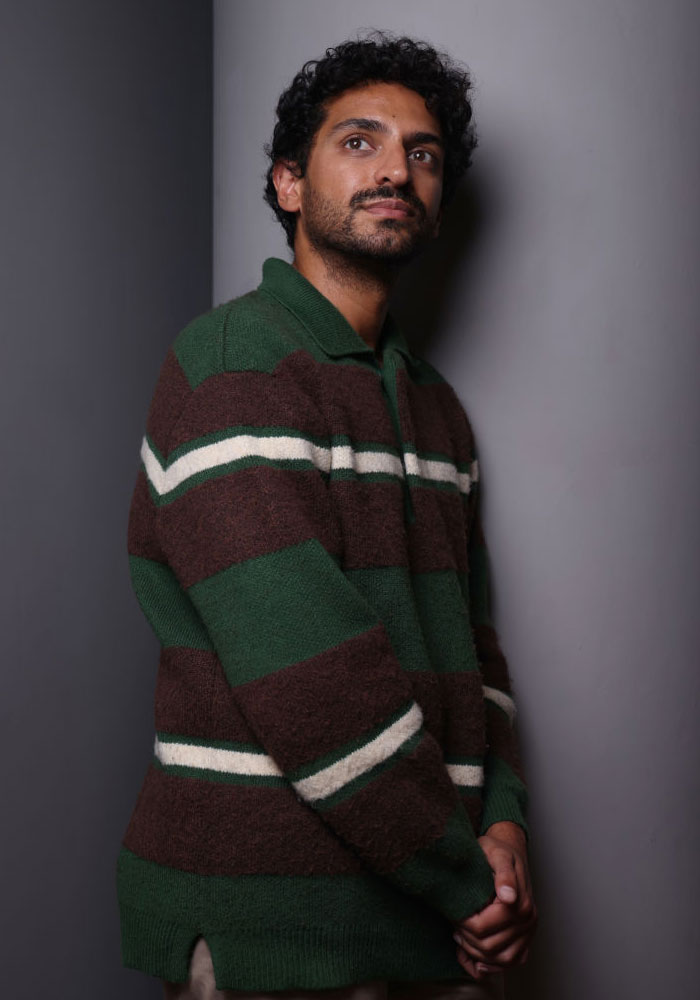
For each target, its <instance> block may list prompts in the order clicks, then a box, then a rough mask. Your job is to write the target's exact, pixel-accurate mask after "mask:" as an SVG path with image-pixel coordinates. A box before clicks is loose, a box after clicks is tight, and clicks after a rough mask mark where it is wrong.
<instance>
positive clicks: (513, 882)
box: [493, 851, 518, 903]
mask: <svg viewBox="0 0 700 1000" xmlns="http://www.w3.org/2000/svg"><path fill="white" fill-rule="evenodd" d="M493 881H494V886H495V889H496V896H497V897H498V899H500V901H501V902H502V903H514V902H515V901H516V899H517V898H518V889H517V885H518V882H517V878H516V875H515V866H514V864H513V856H512V854H509V853H508V852H507V851H498V853H497V854H496V855H495V857H494V858H493Z"/></svg>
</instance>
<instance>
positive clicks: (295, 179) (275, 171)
mask: <svg viewBox="0 0 700 1000" xmlns="http://www.w3.org/2000/svg"><path fill="white" fill-rule="evenodd" d="M301 180H302V177H301V175H300V173H299V168H298V167H297V165H296V163H290V162H289V161H287V160H277V162H276V163H275V165H274V167H273V168H272V183H273V184H274V185H275V190H276V191H277V201H278V203H279V206H280V208H281V209H282V210H283V211H285V212H298V211H299V208H300V207H301V184H300V181H301Z"/></svg>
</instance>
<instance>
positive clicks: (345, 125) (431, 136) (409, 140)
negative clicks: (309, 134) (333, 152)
mask: <svg viewBox="0 0 700 1000" xmlns="http://www.w3.org/2000/svg"><path fill="white" fill-rule="evenodd" d="M349 128H357V129H360V130H361V131H363V132H384V133H386V132H388V131H389V129H388V127H387V126H386V125H385V124H384V122H382V121H379V119H377V118H344V119H343V121H341V122H336V123H335V125H334V126H333V128H332V129H331V130H330V132H329V135H335V134H336V133H337V132H344V131H345V130H346V129H349ZM417 143H432V144H433V145H435V146H440V148H442V147H443V146H444V143H443V141H442V139H441V138H440V136H439V135H435V133H434V132H412V133H411V134H410V135H407V136H406V137H405V139H404V142H403V144H404V146H406V147H408V146H415V145H416V144H417Z"/></svg>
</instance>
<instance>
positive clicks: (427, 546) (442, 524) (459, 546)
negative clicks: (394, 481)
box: [407, 486, 467, 573]
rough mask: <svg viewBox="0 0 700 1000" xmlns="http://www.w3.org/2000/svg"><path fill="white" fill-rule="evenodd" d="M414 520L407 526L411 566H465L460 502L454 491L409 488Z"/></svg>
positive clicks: (423, 568)
mask: <svg viewBox="0 0 700 1000" xmlns="http://www.w3.org/2000/svg"><path fill="white" fill-rule="evenodd" d="M411 499H412V500H413V509H414V511H415V514H416V520H415V521H414V522H413V524H409V525H408V526H407V531H408V546H409V556H410V563H411V569H412V571H413V572H414V573H427V572H429V571H430V570H440V569H454V570H458V571H459V572H466V570H467V536H466V525H465V512H464V503H463V501H462V498H461V496H460V495H459V494H457V493H448V492H447V491H445V490H437V489H431V488H430V487H421V486H417V487H415V488H413V489H412V490H411Z"/></svg>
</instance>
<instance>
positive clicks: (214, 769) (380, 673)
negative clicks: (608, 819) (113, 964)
mask: <svg viewBox="0 0 700 1000" xmlns="http://www.w3.org/2000/svg"><path fill="white" fill-rule="evenodd" d="M141 459H142V462H141V466H140V470H139V473H138V478H137V483H136V487H135V491H134V496H133V501H132V506H131V513H130V521H129V553H130V566H131V575H132V580H133V584H134V587H135V590H136V594H137V597H138V600H139V602H140V604H141V606H142V608H143V611H144V613H145V615H146V617H147V619H148V621H149V622H150V624H151V626H152V627H153V629H154V631H155V632H156V634H157V636H158V639H159V641H160V643H161V646H162V652H161V656H160V662H159V669H158V679H157V685H156V697H155V728H156V737H155V748H154V756H153V760H152V762H151V763H150V765H149V768H148V771H147V774H146V776H145V780H144V783H143V786H142V788H141V792H140V794H139V797H138V800H137V803H136V806H135V809H134V812H133V815H132V818H131V821H130V824H129V826H128V829H127V831H126V834H125V837H124V842H123V845H122V850H121V852H120V857H119V862H118V891H119V904H120V913H121V925H122V954H123V960H124V963H125V964H126V965H127V966H129V967H132V968H136V969H141V970H143V971H144V972H148V973H150V974H152V975H155V976H160V977H162V978H165V979H168V980H175V981H178V980H184V979H186V978H187V970H188V962H189V955H190V952H191V949H192V946H193V944H194V941H195V939H196V938H197V937H198V936H200V935H203V936H204V937H205V938H206V939H207V941H208V943H209V946H210V948H211V951H212V955H213V960H214V966H215V970H216V978H217V984H218V985H219V987H220V988H232V989H245V990H280V989H289V988H312V989H320V988H327V987H335V986H342V985H345V984H349V983H357V982H362V981H364V980H370V979H393V980H428V979H454V978H461V977H465V976H466V973H464V972H463V970H462V968H461V966H460V965H459V964H458V962H457V959H456V955H455V945H454V942H453V940H452V936H451V931H452V926H451V925H452V923H454V922H456V921H458V920H460V919H461V918H464V917H466V916H468V915H470V914H472V913H474V912H476V911H477V910H479V909H481V908H482V907H483V906H484V905H485V904H486V903H487V902H488V900H489V899H490V898H491V897H492V895H493V878H492V874H491V872H490V869H489V866H488V864H487V862H486V859H485V856H484V854H483V851H482V850H481V848H480V846H479V844H478V841H477V837H478V835H479V834H480V833H481V832H483V831H484V830H485V829H486V828H487V827H488V826H489V825H490V824H491V823H494V822H496V821H499V820H512V821H514V822H516V823H519V824H520V825H522V826H523V828H525V820H524V806H525V788H524V785H523V782H522V775H521V773H520V767H519V763H518V757H517V749H516V742H515V730H514V725H513V716H514V703H513V700H512V696H511V692H510V685H509V679H508V672H507V668H506V664H505V661H504V659H503V656H502V654H501V652H500V649H499V645H498V641H497V638H496V635H495V633H494V630H493V627H492V625H491V623H490V620H489V615H488V602H487V576H486V553H485V549H484V543H483V537H482V534H481V530H480V527H479V519H478V512H477V505H476V504H477V492H478V491H477V482H478V466H477V462H476V458H475V453H474V447H473V441H472V435H471V431H470V427H469V423H468V421H467V418H466V415H465V413H464V411H463V409H462V407H461V405H460V403H459V401H458V399H457V396H456V394H455V392H454V391H453V390H452V389H451V387H450V386H449V385H448V384H447V382H446V381H445V380H444V379H443V378H442V377H441V376H440V374H439V373H438V372H437V371H436V370H435V369H434V368H433V367H432V366H431V365H429V364H428V363H426V362H425V361H423V360H421V359H419V358H417V357H415V356H414V355H413V354H412V353H411V352H410V350H409V349H408V347H407V345H406V342H405V340H404V339H403V337H402V336H401V334H400V331H399V330H398V328H397V327H396V325H395V324H394V323H393V322H392V321H391V320H390V319H389V320H387V322H386V324H385V326H384V328H383V330H382V333H381V337H380V341H379V344H378V347H377V353H376V354H375V352H374V351H373V350H372V348H371V347H369V346H368V345H367V344H366V343H365V342H364V341H363V340H362V338H361V337H359V335H358V334H357V333H356V332H355V331H354V330H353V328H352V327H351V326H350V325H349V324H348V323H347V322H346V321H345V319H344V318H343V317H342V316H341V314H340V313H339V312H338V311H337V310H336V309H335V307H334V306H333V305H332V304H331V303H330V302H329V301H328V300H327V299H326V298H325V297H324V296H323V295H321V293H320V292H319V291H318V290H317V289H316V288H314V287H313V285H311V284H310V283H309V282H308V281H307V280H306V279H305V278H304V277H302V276H301V275H300V274H299V273H298V272H297V271H296V270H295V269H294V268H292V267H291V266H290V265H289V264H287V263H285V262H283V261H281V260H277V259H274V258H272V259H270V260H267V261H266V262H265V264H264V267H263V281H262V283H261V285H260V286H259V287H258V289H256V290H255V291H254V292H251V293H249V294H248V295H245V296H243V297H241V298H239V299H236V300H233V301H232V302H228V303H226V304H224V305H222V306H219V307H218V308H216V309H214V310H212V311H211V312H209V313H208V314H206V315H205V316H203V317H200V318H198V319H196V320H195V321H194V322H193V323H191V324H190V325H189V326H188V327H187V328H186V329H185V330H184V331H183V332H182V333H181V334H180V335H179V336H178V338H177V339H176V341H175V343H174V345H173V347H172V349H171V350H170V351H169V353H168V355H167V357H166V360H165V362H164V365H163V368H162V370H161V374H160V377H159V380H158V383H157V386H156V389H155V393H154V396H153V400H152V403H151V407H150V410H149V414H148V420H147V428H146V435H145V438H144V440H143V445H142V451H141Z"/></svg>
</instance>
